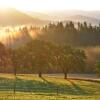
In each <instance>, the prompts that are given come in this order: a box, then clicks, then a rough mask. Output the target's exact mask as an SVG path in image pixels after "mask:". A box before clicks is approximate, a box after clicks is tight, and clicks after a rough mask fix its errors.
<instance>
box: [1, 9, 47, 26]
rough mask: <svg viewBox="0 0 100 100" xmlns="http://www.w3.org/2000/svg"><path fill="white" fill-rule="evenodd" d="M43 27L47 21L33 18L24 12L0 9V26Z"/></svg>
mask: <svg viewBox="0 0 100 100" xmlns="http://www.w3.org/2000/svg"><path fill="white" fill-rule="evenodd" d="M25 24H32V25H43V24H47V21H44V20H40V19H36V18H33V17H31V16H29V15H27V14H26V13H24V12H21V11H18V10H16V9H13V8H7V9H0V26H14V25H25Z"/></svg>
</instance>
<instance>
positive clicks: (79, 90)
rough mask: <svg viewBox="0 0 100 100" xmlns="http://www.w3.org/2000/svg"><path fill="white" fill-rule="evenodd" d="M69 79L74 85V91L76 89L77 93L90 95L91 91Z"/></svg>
mask: <svg viewBox="0 0 100 100" xmlns="http://www.w3.org/2000/svg"><path fill="white" fill-rule="evenodd" d="M67 81H69V82H70V83H71V85H72V89H73V91H75V94H76V95H79V94H80V95H88V94H89V93H88V92H87V91H85V90H84V89H83V88H81V87H80V86H79V85H78V84H76V83H75V82H74V81H72V80H70V79H67Z"/></svg>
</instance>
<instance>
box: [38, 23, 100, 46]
mask: <svg viewBox="0 0 100 100" xmlns="http://www.w3.org/2000/svg"><path fill="white" fill-rule="evenodd" d="M39 38H40V39H42V40H47V41H52V42H55V43H60V44H71V45H75V46H97V45H100V25H98V26H92V25H91V24H87V23H86V22H84V23H77V25H74V23H73V22H68V23H66V25H63V23H62V22H58V23H57V24H49V25H47V26H45V27H44V28H43V29H42V34H41V35H40V36H39Z"/></svg>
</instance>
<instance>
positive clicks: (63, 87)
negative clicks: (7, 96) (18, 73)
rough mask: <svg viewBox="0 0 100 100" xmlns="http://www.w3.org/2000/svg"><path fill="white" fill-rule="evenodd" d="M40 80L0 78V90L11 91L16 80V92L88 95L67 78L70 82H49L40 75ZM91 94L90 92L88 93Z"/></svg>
mask: <svg viewBox="0 0 100 100" xmlns="http://www.w3.org/2000/svg"><path fill="white" fill-rule="evenodd" d="M41 79H42V80H43V81H41V80H25V79H21V78H18V77H17V78H16V81H15V80H14V79H8V78H0V91H13V90H14V82H16V86H15V87H16V89H15V90H16V92H30V93H35V94H37V95H38V94H39V95H49V96H50V95H58V94H65V95H67V94H70V95H88V91H87V92H86V91H85V90H84V89H82V88H81V87H80V86H79V85H77V84H75V83H74V82H73V81H71V80H68V81H69V82H70V83H71V84H72V86H71V85H69V84H67V83H66V84H59V85H58V84H56V83H54V82H49V81H48V80H47V79H46V78H44V77H42V78H41ZM90 95H92V93H91V94H90Z"/></svg>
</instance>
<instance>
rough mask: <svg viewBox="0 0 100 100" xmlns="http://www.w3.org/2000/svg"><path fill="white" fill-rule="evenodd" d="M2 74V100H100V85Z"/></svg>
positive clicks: (0, 97) (0, 89) (57, 78)
mask: <svg viewBox="0 0 100 100" xmlns="http://www.w3.org/2000/svg"><path fill="white" fill-rule="evenodd" d="M14 83H15V80H14V76H13V75H11V74H0V100H100V83H96V82H88V81H79V80H65V79H63V78H61V77H55V78H54V77H49V76H44V77H43V78H39V77H38V76H37V75H18V76H17V81H16V93H15V94H14V92H13V87H14Z"/></svg>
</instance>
